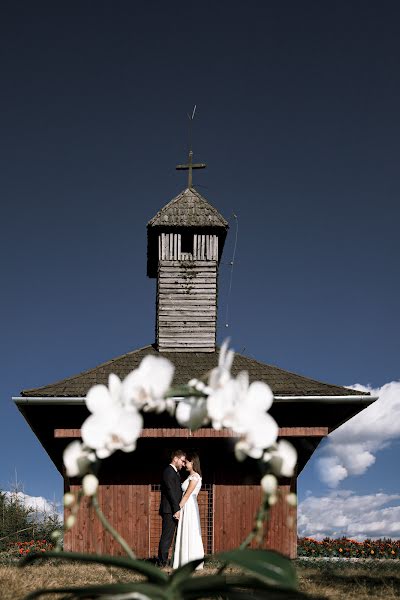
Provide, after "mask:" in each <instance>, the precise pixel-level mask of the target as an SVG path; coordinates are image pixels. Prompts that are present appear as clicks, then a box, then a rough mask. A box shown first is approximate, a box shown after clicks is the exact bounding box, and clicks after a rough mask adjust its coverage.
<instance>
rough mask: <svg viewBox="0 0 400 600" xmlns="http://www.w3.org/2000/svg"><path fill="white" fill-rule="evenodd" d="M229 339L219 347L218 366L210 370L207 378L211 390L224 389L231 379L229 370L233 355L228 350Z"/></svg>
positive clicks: (232, 352) (231, 351)
mask: <svg viewBox="0 0 400 600" xmlns="http://www.w3.org/2000/svg"><path fill="white" fill-rule="evenodd" d="M228 346H229V339H227V340H225V341H224V342H223V344H222V346H221V349H220V351H219V357H218V366H217V367H215V369H212V371H211V372H210V375H209V378H208V385H209V386H210V388H211V389H213V390H218V389H219V388H221V387H224V385H226V384H227V383H228V381H229V380H230V379H231V368H232V363H233V359H234V356H235V353H234V351H233V350H228Z"/></svg>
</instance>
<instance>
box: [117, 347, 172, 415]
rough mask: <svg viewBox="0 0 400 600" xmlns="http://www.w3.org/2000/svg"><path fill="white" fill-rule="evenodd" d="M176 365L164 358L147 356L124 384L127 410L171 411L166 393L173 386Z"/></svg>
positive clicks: (124, 403) (123, 399) (124, 398)
mask: <svg viewBox="0 0 400 600" xmlns="http://www.w3.org/2000/svg"><path fill="white" fill-rule="evenodd" d="M174 370H175V367H174V365H173V364H172V363H171V362H170V361H169V360H168V359H166V358H164V357H162V356H152V355H149V356H145V357H144V359H143V360H142V362H141V363H140V365H139V367H138V368H137V369H135V370H134V371H132V372H131V373H129V375H127V377H126V378H125V379H124V381H123V383H122V402H123V405H124V406H125V407H126V408H128V409H129V408H130V407H134V408H136V409H138V410H144V411H156V412H162V411H164V410H166V409H170V408H171V407H170V403H169V402H168V399H167V400H166V399H165V398H164V396H165V393H166V392H167V390H168V388H169V387H170V386H171V383H172V379H173V376H174Z"/></svg>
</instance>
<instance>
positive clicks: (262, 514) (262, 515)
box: [239, 495, 268, 550]
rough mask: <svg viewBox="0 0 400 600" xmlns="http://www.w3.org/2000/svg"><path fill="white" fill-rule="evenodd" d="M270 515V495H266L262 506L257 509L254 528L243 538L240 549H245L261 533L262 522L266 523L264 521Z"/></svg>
mask: <svg viewBox="0 0 400 600" xmlns="http://www.w3.org/2000/svg"><path fill="white" fill-rule="evenodd" d="M267 515H268V496H267V495H265V496H264V498H263V501H262V502H261V505H260V508H259V509H258V511H257V515H256V518H255V519H254V525H253V529H252V530H251V531H250V533H249V534H248V536H247V537H246V538H245V539H244V540H243V542H242V543H241V544H240V546H239V550H244V548H247V546H249V545H250V544H251V542H252V541H253V539H254V538H255V537H256V536H257V535H258V534H259V531H260V523H261V524H264V521H265V519H266V517H267Z"/></svg>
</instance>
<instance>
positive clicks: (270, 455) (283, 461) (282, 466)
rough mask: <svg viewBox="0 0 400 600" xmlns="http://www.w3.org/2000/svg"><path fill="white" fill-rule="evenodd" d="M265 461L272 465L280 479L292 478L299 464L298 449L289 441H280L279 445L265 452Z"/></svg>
mask: <svg viewBox="0 0 400 600" xmlns="http://www.w3.org/2000/svg"><path fill="white" fill-rule="evenodd" d="M263 460H264V461H265V462H268V463H269V464H270V467H271V469H272V470H273V471H274V473H275V474H276V475H278V476H280V477H292V476H293V475H294V469H295V466H296V462H297V451H296V448H295V447H294V446H293V445H292V444H291V443H290V442H288V441H287V440H279V441H278V443H277V444H275V445H273V446H272V447H271V448H268V450H267V451H266V452H265V454H264V456H263Z"/></svg>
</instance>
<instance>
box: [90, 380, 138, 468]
mask: <svg viewBox="0 0 400 600" xmlns="http://www.w3.org/2000/svg"><path fill="white" fill-rule="evenodd" d="M86 406H87V408H88V409H89V411H90V412H91V413H92V414H91V415H90V416H89V417H88V418H87V419H86V421H85V422H84V423H83V425H82V429H81V435H82V440H83V442H84V443H85V445H86V446H88V447H89V448H92V449H93V450H95V452H96V455H97V456H98V458H107V457H108V456H110V455H111V454H112V453H113V452H114V451H115V450H122V451H123V452H132V451H133V450H134V449H135V448H136V440H137V438H138V437H139V434H140V431H141V429H142V425H143V418H142V416H141V415H140V414H139V413H138V411H137V409H136V408H135V406H133V405H131V406H128V407H125V406H123V404H122V383H121V380H120V379H119V377H117V375H114V374H113V373H112V374H111V375H110V377H109V380H108V387H106V386H105V385H94V386H93V387H92V388H91V389H90V390H89V392H88V393H87V396H86Z"/></svg>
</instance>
